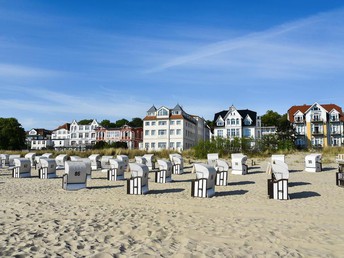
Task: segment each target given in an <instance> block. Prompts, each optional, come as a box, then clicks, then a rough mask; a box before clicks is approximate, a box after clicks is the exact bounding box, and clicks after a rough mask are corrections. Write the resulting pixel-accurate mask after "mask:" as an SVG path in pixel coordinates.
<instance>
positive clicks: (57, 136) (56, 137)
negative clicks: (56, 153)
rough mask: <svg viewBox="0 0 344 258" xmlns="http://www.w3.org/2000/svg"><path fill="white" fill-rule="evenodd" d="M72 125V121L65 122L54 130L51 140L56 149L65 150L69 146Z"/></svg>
mask: <svg viewBox="0 0 344 258" xmlns="http://www.w3.org/2000/svg"><path fill="white" fill-rule="evenodd" d="M70 125H71V124H70V123H65V124H63V125H61V126H59V127H58V128H56V129H55V130H53V133H52V135H51V140H52V142H53V146H54V149H55V150H63V149H66V148H68V147H69V140H70Z"/></svg>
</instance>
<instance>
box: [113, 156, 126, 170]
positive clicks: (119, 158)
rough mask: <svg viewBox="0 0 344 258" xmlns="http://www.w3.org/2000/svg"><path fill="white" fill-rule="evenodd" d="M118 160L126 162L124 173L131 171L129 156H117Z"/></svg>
mask: <svg viewBox="0 0 344 258" xmlns="http://www.w3.org/2000/svg"><path fill="white" fill-rule="evenodd" d="M116 158H117V159H118V160H120V161H123V162H124V171H128V170H129V158H128V156H127V155H117V157H116Z"/></svg>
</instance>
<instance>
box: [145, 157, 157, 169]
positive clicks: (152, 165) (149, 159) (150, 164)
mask: <svg viewBox="0 0 344 258" xmlns="http://www.w3.org/2000/svg"><path fill="white" fill-rule="evenodd" d="M142 157H143V158H145V159H146V165H147V167H148V168H149V170H153V169H155V162H154V154H145V155H143V156H142Z"/></svg>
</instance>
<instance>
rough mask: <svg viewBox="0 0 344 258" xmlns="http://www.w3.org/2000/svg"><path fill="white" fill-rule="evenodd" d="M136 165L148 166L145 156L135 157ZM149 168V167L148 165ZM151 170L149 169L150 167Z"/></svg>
mask: <svg viewBox="0 0 344 258" xmlns="http://www.w3.org/2000/svg"><path fill="white" fill-rule="evenodd" d="M135 163H138V164H144V165H147V160H146V158H145V157H143V156H135ZM147 167H148V165H147ZM148 169H149V167H148Z"/></svg>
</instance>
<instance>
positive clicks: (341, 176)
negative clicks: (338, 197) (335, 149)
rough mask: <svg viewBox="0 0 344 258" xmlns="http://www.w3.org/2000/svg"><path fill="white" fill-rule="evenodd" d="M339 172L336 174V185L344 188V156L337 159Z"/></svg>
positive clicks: (339, 155)
mask: <svg viewBox="0 0 344 258" xmlns="http://www.w3.org/2000/svg"><path fill="white" fill-rule="evenodd" d="M336 162H337V163H338V172H337V173H336V185H337V186H341V187H344V154H338V156H337V158H336Z"/></svg>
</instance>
